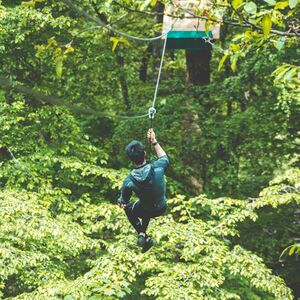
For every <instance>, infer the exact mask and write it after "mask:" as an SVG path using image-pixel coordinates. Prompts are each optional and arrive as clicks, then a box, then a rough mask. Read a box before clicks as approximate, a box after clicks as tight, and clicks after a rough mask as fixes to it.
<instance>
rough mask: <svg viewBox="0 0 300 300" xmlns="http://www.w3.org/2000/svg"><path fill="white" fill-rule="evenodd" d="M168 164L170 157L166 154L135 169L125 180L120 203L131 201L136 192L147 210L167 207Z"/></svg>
mask: <svg viewBox="0 0 300 300" xmlns="http://www.w3.org/2000/svg"><path fill="white" fill-rule="evenodd" d="M168 165H169V159H168V157H167V156H166V155H165V156H162V157H161V158H159V159H158V160H156V161H154V162H152V163H147V164H145V165H144V166H142V167H140V168H135V169H133V170H132V171H131V172H130V174H129V175H128V176H127V177H126V179H125V180H124V182H123V186H122V189H121V195H120V198H119V199H118V203H119V204H127V203H129V200H130V198H131V195H132V192H134V193H135V194H136V196H137V197H138V198H139V199H140V202H141V205H142V207H143V208H145V209H146V210H151V211H152V210H160V209H162V208H165V207H166V206H167V204H166V184H165V178H164V174H165V169H166V168H167V167H168Z"/></svg>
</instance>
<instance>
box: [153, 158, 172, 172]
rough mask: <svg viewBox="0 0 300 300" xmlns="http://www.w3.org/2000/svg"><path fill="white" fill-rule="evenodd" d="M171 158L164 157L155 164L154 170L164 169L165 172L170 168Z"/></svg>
mask: <svg viewBox="0 0 300 300" xmlns="http://www.w3.org/2000/svg"><path fill="white" fill-rule="evenodd" d="M169 164H170V162H169V158H168V156H167V155H164V156H162V157H161V158H159V159H158V160H156V161H155V162H154V163H153V167H154V168H163V169H164V170H165V169H166V168H167V167H168V166H169Z"/></svg>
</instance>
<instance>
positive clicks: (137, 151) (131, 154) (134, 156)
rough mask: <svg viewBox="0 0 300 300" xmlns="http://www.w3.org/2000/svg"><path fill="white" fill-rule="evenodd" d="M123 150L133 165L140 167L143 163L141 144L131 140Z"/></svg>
mask: <svg viewBox="0 0 300 300" xmlns="http://www.w3.org/2000/svg"><path fill="white" fill-rule="evenodd" d="M125 150H126V154H127V156H128V158H129V159H130V160H131V161H133V162H134V163H135V164H137V165H140V164H142V163H143V162H144V159H145V152H144V151H145V147H144V145H143V144H142V143H141V142H139V141H136V140H133V141H132V142H130V143H129V144H128V145H127V146H126V149H125Z"/></svg>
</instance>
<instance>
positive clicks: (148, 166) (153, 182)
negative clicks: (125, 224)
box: [118, 128, 169, 253]
mask: <svg viewBox="0 0 300 300" xmlns="http://www.w3.org/2000/svg"><path fill="white" fill-rule="evenodd" d="M147 136H148V139H149V140H150V142H151V144H152V145H153V147H154V149H155V152H156V155H157V157H158V159H157V160H156V161H154V162H151V163H149V162H147V161H146V152H145V147H144V146H143V144H142V143H141V142H139V141H136V140H133V141H132V142H130V143H129V144H128V145H127V146H126V149H125V150H126V154H127V156H128V158H129V159H130V160H131V161H132V162H133V164H134V168H133V170H132V171H131V172H130V174H129V175H128V176H127V177H126V179H125V180H124V182H123V186H122V188H121V195H120V197H119V199H118V204H119V206H120V207H121V208H123V209H124V210H125V213H126V215H127V217H128V220H129V222H130V223H131V225H132V226H133V227H134V229H135V230H136V231H137V233H138V238H137V244H138V246H140V247H142V251H141V252H142V253H145V252H146V251H148V250H149V249H150V248H151V247H152V246H153V245H155V243H156V242H155V241H154V240H153V239H152V238H151V237H149V236H148V235H147V234H146V230H147V227H148V225H149V222H150V219H151V218H155V217H158V216H161V215H163V214H164V213H165V211H166V209H167V202H166V196H165V194H166V184H165V178H164V174H165V169H166V168H167V167H168V165H169V159H168V156H167V154H166V152H165V151H164V150H163V148H162V147H161V146H160V145H159V143H158V142H157V140H156V138H155V133H154V131H153V128H150V129H149V130H148V133H147ZM132 192H134V193H135V194H136V196H137V197H138V198H139V200H138V201H135V202H129V200H130V198H131V195H132Z"/></svg>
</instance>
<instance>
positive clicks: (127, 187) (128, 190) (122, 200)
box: [118, 177, 132, 204]
mask: <svg viewBox="0 0 300 300" xmlns="http://www.w3.org/2000/svg"><path fill="white" fill-rule="evenodd" d="M131 195H132V185H131V180H130V178H129V177H127V178H126V179H125V180H124V182H123V185H122V188H121V194H120V197H119V199H118V204H127V203H129V200H130V198H131Z"/></svg>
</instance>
